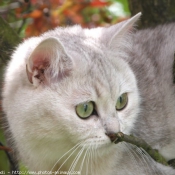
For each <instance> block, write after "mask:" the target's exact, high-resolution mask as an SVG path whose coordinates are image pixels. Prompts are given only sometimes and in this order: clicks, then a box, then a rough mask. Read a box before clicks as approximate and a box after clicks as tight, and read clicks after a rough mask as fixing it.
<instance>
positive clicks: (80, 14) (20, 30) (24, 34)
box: [0, 0, 130, 174]
mask: <svg viewBox="0 0 175 175" xmlns="http://www.w3.org/2000/svg"><path fill="white" fill-rule="evenodd" d="M0 16H1V17H2V18H3V19H4V20H5V21H7V23H8V24H9V25H10V26H11V27H12V28H13V30H14V31H16V33H17V34H18V35H19V36H20V37H21V38H28V37H31V36H37V35H39V34H41V33H43V32H45V31H47V30H50V29H53V28H55V27H57V26H69V25H74V24H80V25H81V26H82V27H88V28H92V27H97V26H109V25H111V24H114V23H117V22H120V21H123V20H125V19H127V18H129V17H130V12H129V7H128V2H127V0H0ZM0 25H1V24H0ZM0 111H1V105H0ZM0 123H1V117H0ZM14 127H15V126H14ZM0 142H1V143H3V144H4V145H5V144H6V143H5V139H4V135H3V132H2V127H0ZM21 144H22V143H21ZM8 170H9V161H8V159H7V156H6V154H5V153H4V151H3V150H1V149H0V174H1V172H2V174H3V172H6V173H7V172H8ZM7 174H8V173H7Z"/></svg>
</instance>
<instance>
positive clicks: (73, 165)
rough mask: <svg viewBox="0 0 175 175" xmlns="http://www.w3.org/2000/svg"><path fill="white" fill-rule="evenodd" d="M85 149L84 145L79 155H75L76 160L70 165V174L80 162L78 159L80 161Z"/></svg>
mask: <svg viewBox="0 0 175 175" xmlns="http://www.w3.org/2000/svg"><path fill="white" fill-rule="evenodd" d="M84 149H85V146H83V147H82V148H81V150H80V151H79V153H78V154H77V156H76V157H75V159H74V161H73V162H72V164H71V166H70V168H69V170H68V172H69V174H68V175H70V172H71V171H72V170H73V169H75V167H76V165H77V163H78V161H79V159H80V157H81V155H82V153H83V151H84Z"/></svg>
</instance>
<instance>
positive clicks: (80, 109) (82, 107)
mask: <svg viewBox="0 0 175 175" xmlns="http://www.w3.org/2000/svg"><path fill="white" fill-rule="evenodd" d="M93 111H94V104H93V102H91V101H90V102H85V103H81V104H79V105H77V106H76V113H77V115H78V116H79V117H80V118H82V119H85V118H88V117H89V116H91V114H92V113H93Z"/></svg>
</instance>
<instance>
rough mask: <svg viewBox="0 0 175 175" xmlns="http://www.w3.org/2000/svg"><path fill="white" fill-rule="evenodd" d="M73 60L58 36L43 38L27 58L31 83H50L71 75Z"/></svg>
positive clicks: (27, 70) (27, 68)
mask: <svg viewBox="0 0 175 175" xmlns="http://www.w3.org/2000/svg"><path fill="white" fill-rule="evenodd" d="M71 68H72V61H71V59H70V58H69V56H68V55H67V54H66V52H65V50H64V47H63V46H62V44H61V43H60V42H59V41H58V40H57V39H56V38H47V39H45V40H43V41H42V42H41V43H40V44H39V45H38V46H37V47H36V48H35V49H34V51H33V52H32V54H31V55H30V57H29V58H28V60H27V65H26V72H27V77H28V80H29V81H30V83H32V84H33V85H34V86H38V85H39V84H40V83H44V84H47V83H50V82H51V81H54V80H55V79H56V80H57V81H59V80H61V79H62V78H64V77H66V76H68V75H69V73H70V71H71V70H72V69H71Z"/></svg>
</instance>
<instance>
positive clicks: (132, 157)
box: [123, 142, 144, 174]
mask: <svg viewBox="0 0 175 175" xmlns="http://www.w3.org/2000/svg"><path fill="white" fill-rule="evenodd" d="M123 144H124V146H125V150H126V151H127V153H128V154H129V155H130V158H131V160H132V161H133V162H134V165H136V167H138V168H136V170H137V171H139V172H138V174H142V171H141V168H140V166H138V163H137V159H136V158H138V159H139V156H138V155H137V154H136V153H135V151H134V150H133V149H131V148H130V146H131V145H128V144H127V143H125V142H123ZM123 148H124V147H123ZM141 163H142V162H141ZM142 165H143V166H144V164H143V163H142Z"/></svg>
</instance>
